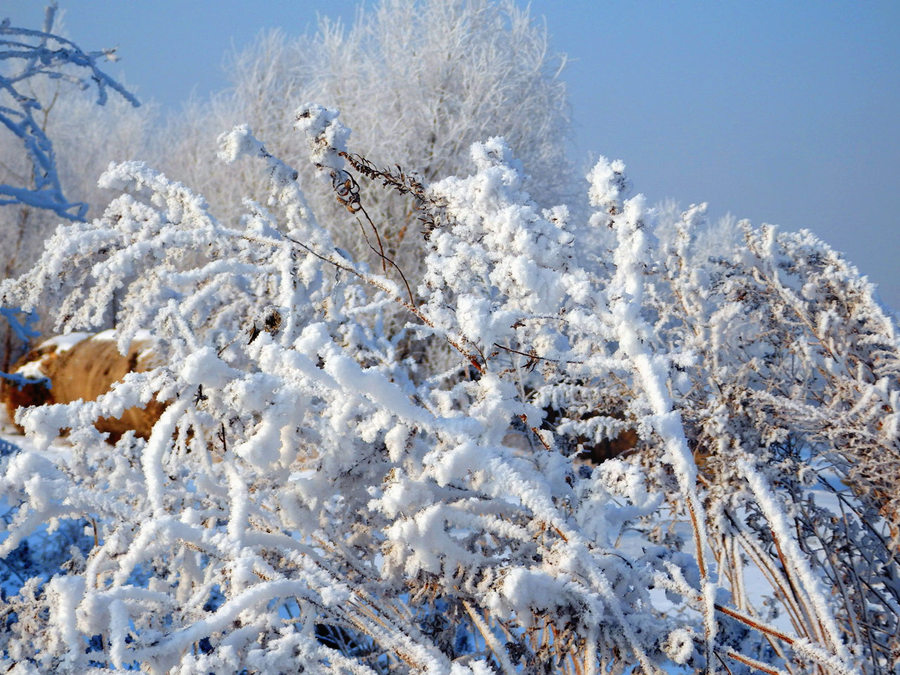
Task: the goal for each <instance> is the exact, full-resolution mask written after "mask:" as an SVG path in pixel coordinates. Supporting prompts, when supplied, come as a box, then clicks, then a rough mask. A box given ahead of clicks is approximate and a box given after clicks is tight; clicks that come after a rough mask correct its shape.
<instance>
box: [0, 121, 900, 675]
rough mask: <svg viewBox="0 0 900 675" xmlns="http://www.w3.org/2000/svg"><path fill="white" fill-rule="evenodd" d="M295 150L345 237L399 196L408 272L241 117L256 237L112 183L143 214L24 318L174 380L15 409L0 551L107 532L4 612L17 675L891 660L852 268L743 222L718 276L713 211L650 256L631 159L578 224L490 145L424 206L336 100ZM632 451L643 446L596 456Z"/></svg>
mask: <svg viewBox="0 0 900 675" xmlns="http://www.w3.org/2000/svg"><path fill="white" fill-rule="evenodd" d="M294 123H295V127H296V132H297V133H298V144H299V145H301V146H302V147H304V148H305V151H306V155H307V158H308V162H309V163H310V165H311V166H312V167H313V168H314V169H315V173H317V174H318V176H319V178H321V179H322V180H323V181H324V184H325V185H326V186H328V187H329V189H331V190H332V191H333V192H332V198H333V199H335V201H336V202H337V203H338V204H339V205H341V206H342V207H343V213H344V214H345V215H343V218H344V222H345V223H352V222H353V219H354V218H355V217H356V216H357V215H358V214H360V213H362V212H363V209H365V206H366V201H365V200H366V199H367V196H368V194H369V187H370V185H371V186H373V187H375V188H377V187H379V186H381V187H383V188H384V189H388V190H397V191H404V192H405V193H406V194H408V195H411V197H412V199H413V203H414V204H415V205H416V208H417V209H418V214H419V217H420V218H422V220H423V222H424V223H425V229H426V238H425V240H424V241H421V242H420V244H419V246H420V248H421V257H422V272H421V274H419V275H416V274H413V273H411V272H409V271H407V270H403V269H402V266H401V265H399V264H397V263H396V262H392V263H390V264H389V263H388V262H387V261H386V260H384V259H383V258H381V257H380V256H376V264H374V265H370V264H366V263H364V262H358V261H355V260H354V259H353V256H352V255H351V254H349V253H347V252H346V251H345V250H343V249H341V248H339V247H337V246H335V243H334V241H333V239H332V237H331V235H330V231H333V230H335V229H337V228H338V227H340V226H341V225H340V223H339V222H331V223H330V224H329V227H327V228H326V227H325V226H324V225H323V224H322V223H321V222H320V220H319V218H320V217H321V216H320V214H319V213H318V212H317V211H316V209H314V208H310V206H309V205H308V204H307V203H306V201H305V199H304V197H303V194H302V192H301V189H300V185H299V183H298V182H297V179H298V172H297V171H295V170H294V169H293V168H292V167H290V166H289V165H287V164H285V163H284V162H282V161H281V160H279V159H277V158H276V157H274V156H273V155H272V154H271V153H270V152H269V151H268V150H267V149H266V148H265V147H264V146H263V145H262V143H261V142H260V141H258V140H257V139H256V138H255V137H254V136H253V134H252V133H251V131H250V129H249V128H248V127H247V126H239V127H236V128H234V129H233V130H232V131H231V132H229V133H226V134H223V135H222V136H221V137H220V139H219V156H220V158H221V159H222V160H224V161H225V162H240V163H242V164H244V165H246V166H247V167H248V170H250V167H252V166H253V163H254V162H255V167H254V170H256V171H258V172H259V174H260V175H261V176H263V177H264V178H265V182H266V185H267V187H266V191H265V192H264V193H260V194H256V195H253V196H254V197H255V201H254V200H253V199H250V198H247V199H246V200H245V201H244V214H243V215H242V216H241V218H240V219H239V220H218V219H217V218H215V217H213V216H212V215H211V214H210V208H209V206H208V204H207V203H206V201H205V200H204V199H203V198H202V197H200V196H199V195H198V194H195V193H194V192H192V191H191V190H190V189H189V188H188V187H186V186H185V185H183V184H180V183H176V182H173V181H171V180H169V179H167V178H166V177H165V176H164V175H162V174H160V173H158V172H156V171H154V170H152V169H150V168H149V167H147V166H146V165H144V164H141V163H137V162H128V163H124V164H119V165H116V166H112V167H111V168H110V169H109V170H108V171H107V172H106V173H105V174H104V176H103V177H102V179H101V183H102V184H103V185H105V186H107V187H109V188H114V189H117V190H119V191H120V193H121V194H120V196H118V197H116V198H115V199H114V200H113V201H112V202H111V203H110V204H109V206H108V207H107V209H106V211H105V212H104V214H103V216H102V217H101V218H98V219H96V220H94V221H93V222H91V223H76V224H73V225H69V226H66V227H61V228H60V229H59V230H58V231H57V233H56V235H55V236H54V238H53V239H52V240H51V241H50V242H49V243H48V246H47V249H46V251H45V253H44V256H43V258H42V259H41V261H40V264H39V265H38V266H37V267H35V269H34V270H33V271H31V272H30V273H28V274H26V275H24V276H23V277H21V278H20V279H18V280H16V281H8V282H5V283H4V284H3V285H2V286H0V293H2V297H0V299H2V300H3V301H4V302H9V303H15V304H16V305H17V306H21V307H23V308H25V309H28V308H30V307H33V306H36V305H38V304H39V303H43V304H44V305H45V306H53V307H57V308H58V310H59V311H58V315H57V319H58V325H59V327H60V328H62V329H65V330H74V329H85V328H90V327H92V326H94V325H96V324H97V323H99V322H102V321H103V320H104V317H105V316H106V313H107V312H108V311H109V307H110V305H111V303H112V302H113V298H114V297H118V298H119V300H118V303H117V309H118V321H117V326H118V328H117V331H118V336H119V340H120V344H121V346H122V348H123V349H124V348H125V347H126V346H127V345H128V344H129V343H130V341H131V340H132V339H133V338H134V336H135V335H136V333H137V331H138V330H139V329H149V330H151V331H152V333H153V335H154V336H155V337H156V338H157V339H158V340H159V347H158V349H159V352H160V354H161V355H163V359H162V363H163V365H160V366H159V367H157V368H154V369H152V370H149V371H147V372H141V373H132V374H130V375H128V376H127V377H126V378H125V380H124V381H123V382H122V383H121V384H120V385H118V386H117V387H116V388H115V389H114V390H113V391H112V392H110V393H109V394H107V395H105V396H103V397H101V398H100V399H98V400H97V401H95V402H90V403H74V404H68V405H60V406H50V407H43V408H36V409H32V410H29V411H27V412H25V413H22V414H20V415H19V420H20V422H21V423H22V424H23V425H24V427H25V428H26V430H27V431H28V434H29V436H30V443H31V444H32V446H33V449H30V450H28V451H23V452H20V453H17V454H15V455H13V456H11V457H9V458H4V459H3V460H2V461H3V471H2V476H3V477H2V479H0V497H2V498H3V499H5V500H6V501H7V503H9V504H11V505H12V506H13V514H12V516H11V521H10V522H9V524H8V526H7V527H6V530H7V531H6V535H5V538H4V539H3V540H2V541H0V554H3V555H6V554H8V553H9V552H10V551H12V550H14V549H15V547H16V546H17V544H18V542H20V541H21V540H22V539H23V538H24V537H27V536H28V535H29V534H30V533H31V532H33V531H34V530H35V529H36V528H37V527H39V526H40V524H41V523H44V522H50V523H57V522H63V521H70V520H76V521H81V520H84V519H86V518H89V519H90V521H91V522H92V523H95V524H96V532H97V538H96V542H95V544H94V545H93V546H92V547H90V549H89V550H87V551H86V552H85V553H84V554H83V555H82V554H79V555H77V556H74V557H73V559H72V561H71V563H70V564H69V565H68V567H67V569H66V571H65V572H63V573H60V574H57V575H55V576H54V577H53V578H52V579H50V580H49V581H48V582H46V583H44V584H43V585H42V584H41V580H40V579H38V580H32V581H28V582H26V583H25V584H24V585H22V587H21V589H20V590H19V592H18V594H17V595H16V596H15V597H13V598H11V599H10V601H9V603H8V605H7V609H6V610H4V611H5V612H6V615H5V618H4V619H3V620H4V621H5V622H6V626H7V630H6V631H5V632H3V633H0V648H2V649H3V658H4V659H5V660H6V661H7V662H10V663H19V664H23V667H25V668H28V667H31V668H33V669H37V670H41V671H50V670H53V671H57V672H85V671H86V669H87V668H88V667H89V666H92V667H95V668H98V669H106V668H113V667H116V668H122V667H127V666H131V664H135V663H138V664H140V666H141V667H142V668H144V669H145V670H148V671H150V672H181V673H195V672H196V673H207V672H239V671H241V670H242V669H246V671H247V672H260V673H263V672H266V673H268V672H297V671H299V670H301V669H305V670H306V672H358V673H370V672H405V671H410V672H429V673H454V674H458V675H462V673H479V674H480V673H488V672H494V671H496V670H497V669H499V670H500V671H501V672H505V673H513V672H562V671H569V672H576V673H583V672H584V673H587V672H592V673H597V672H604V673H605V672H613V673H619V672H625V671H628V670H629V669H630V668H631V667H632V666H634V665H636V664H639V665H640V667H641V668H642V669H643V670H644V671H645V672H659V671H660V670H662V669H665V668H669V669H671V668H673V667H682V668H685V669H687V670H692V671H702V670H707V671H709V672H713V671H719V670H722V669H724V668H726V667H727V668H728V669H729V670H730V672H733V673H739V672H749V671H750V670H751V669H757V670H762V671H763V672H792V673H807V672H810V673H812V672H827V673H850V672H857V670H864V671H866V672H873V673H875V672H887V671H889V670H890V669H891V668H893V667H895V665H896V664H895V663H894V661H893V660H892V659H895V658H896V656H895V655H896V653H897V648H898V641H897V634H898V632H897V628H898V621H897V619H898V611H897V609H898V606H900V605H898V602H897V598H898V592H900V586H898V581H897V579H898V577H897V572H898V569H897V562H896V560H895V559H894V557H893V551H894V550H895V548H894V547H893V545H892V544H891V542H890V536H891V528H892V527H893V528H896V525H897V519H896V517H895V514H896V503H895V502H894V501H892V500H893V499H894V495H895V494H896V493H895V492H894V491H892V490H891V487H892V486H894V485H896V483H891V482H890V476H892V475H894V476H895V475H896V469H897V466H898V461H897V445H896V444H897V429H896V423H895V414H896V413H895V410H896V407H897V404H898V401H897V391H898V387H897V371H896V364H897V353H898V352H897V342H896V337H895V333H894V326H893V324H892V322H891V320H890V319H889V318H888V317H887V316H886V315H885V314H884V312H883V311H882V310H881V309H880V308H879V307H878V306H877V304H875V303H874V302H873V301H872V299H871V289H869V288H868V287H867V286H866V284H865V282H864V281H862V280H861V279H860V278H859V276H858V274H857V273H856V271H855V270H854V269H853V268H851V267H849V266H848V265H847V264H846V263H844V262H843V261H842V260H841V259H840V257H839V256H837V255H836V254H834V253H833V252H832V251H831V250H830V249H828V248H827V246H825V245H824V244H822V243H821V242H819V241H817V240H815V238H813V237H812V235H810V234H809V233H800V234H796V235H795V234H779V233H777V231H775V230H774V229H773V228H764V229H761V230H755V229H753V228H750V227H749V226H746V227H745V230H746V232H745V244H744V245H743V247H741V248H740V249H738V250H733V251H728V252H727V255H725V254H723V255H721V256H720V257H718V258H714V259H710V258H709V257H708V256H704V255H702V254H701V253H699V252H698V251H697V249H696V247H695V246H694V245H693V244H692V238H693V236H694V232H695V231H697V230H698V229H699V228H700V227H701V224H700V221H701V220H702V211H703V209H702V207H693V208H691V209H689V210H688V211H687V212H685V213H684V215H683V217H682V218H681V220H680V222H679V223H677V224H676V225H674V226H671V225H670V226H669V227H670V229H669V230H667V231H663V232H660V235H661V236H660V237H659V238H657V237H655V236H654V234H653V230H654V225H655V224H656V222H657V221H658V217H657V212H655V211H653V210H652V209H648V208H647V207H646V206H645V204H644V200H643V197H642V196H641V195H636V196H632V195H631V192H630V187H629V183H628V181H627V180H626V178H625V175H624V166H623V165H622V163H621V162H612V163H610V162H607V161H606V160H601V161H600V162H598V164H597V165H596V167H595V168H594V169H593V170H592V171H591V173H590V175H589V177H588V178H589V190H588V195H589V198H590V201H591V203H592V205H593V208H594V213H593V214H592V215H591V216H590V217H589V218H587V219H580V218H578V217H576V216H573V215H572V214H571V212H570V210H569V209H567V208H566V207H564V206H557V207H554V208H549V209H542V208H540V207H539V206H538V205H537V204H536V203H535V202H534V201H533V200H532V199H531V198H530V196H529V194H528V192H527V189H526V185H527V183H526V181H525V180H524V178H523V176H522V174H521V172H520V170H519V169H517V163H516V162H515V160H514V159H513V157H512V154H511V151H510V148H509V146H508V145H507V143H506V142H505V141H504V140H503V139H501V138H490V139H488V140H486V141H484V142H479V143H475V144H474V145H473V146H472V148H471V161H472V165H473V172H472V173H471V174H469V175H459V176H449V177H446V178H444V179H442V180H439V181H435V182H432V183H430V184H429V183H425V182H421V181H419V180H417V179H415V178H410V176H409V175H407V174H404V173H401V172H399V171H393V170H386V169H379V168H377V166H376V165H374V164H372V163H369V162H367V161H366V160H364V159H362V158H359V157H356V156H353V155H349V154H347V152H346V149H345V144H346V143H348V142H349V137H348V131H347V129H345V128H344V127H343V126H342V125H341V124H340V122H339V121H338V118H337V114H336V112H334V111H332V110H328V109H325V108H322V107H320V106H317V105H305V106H303V107H301V109H299V110H298V111H297V114H296V116H295V118H294ZM361 184H363V186H364V187H365V189H363V186H361ZM304 187H306V186H304ZM324 217H327V218H333V217H334V216H333V215H332V214H331V213H330V212H329V214H326V216H324ZM661 224H662V225H665V224H666V223H665V222H661ZM381 225H382V223H380V222H378V221H376V220H375V219H372V221H371V222H369V223H367V224H366V227H367V228H369V229H368V230H367V231H369V232H371V233H372V236H373V239H370V243H373V245H374V234H375V231H376V230H377V229H378V228H379V227H380V226H381ZM611 237H612V239H613V241H614V243H613V244H612V246H611V248H609V247H607V246H605V245H604V244H603V242H604V241H607V240H609V239H610V238H611ZM376 250H377V249H376ZM388 270H391V273H390V274H389V273H388ZM401 272H402V274H401ZM63 279H65V282H63V281H62V280H63ZM117 294H118V296H117ZM397 312H403V316H404V321H403V322H397V321H393V322H387V321H385V316H386V315H388V314H390V315H392V316H396V315H397ZM411 343H420V344H423V345H425V346H426V348H429V349H430V348H432V347H433V348H434V349H441V350H444V351H445V352H446V353H447V354H448V355H450V356H448V358H447V362H448V363H449V364H450V365H449V366H448V367H447V368H445V369H443V370H437V369H435V368H434V367H433V363H434V362H433V361H430V360H426V361H422V360H417V359H415V358H413V356H412V354H413V352H412V351H411V350H410V349H409V345H410V344H411ZM153 397H156V398H157V399H159V400H160V401H169V405H168V407H167V409H166V412H165V413H164V414H163V415H162V417H161V418H160V420H159V422H158V423H157V425H156V426H155V428H154V430H153V433H152V435H151V436H150V438H149V440H147V441H144V440H142V439H139V438H135V437H134V436H132V435H128V434H126V435H125V436H124V437H123V438H122V439H121V440H120V441H119V442H117V443H116V444H115V446H110V445H109V444H107V443H106V442H105V441H104V439H103V437H102V436H101V435H100V434H99V433H98V432H97V431H96V430H95V429H94V427H93V426H92V422H93V420H94V419H96V418H97V417H98V416H109V415H111V414H114V413H115V412H116V411H121V410H122V409H124V408H127V407H130V406H133V405H140V404H144V403H146V402H147V401H148V400H149V399H151V398H153ZM62 428H69V429H71V430H72V432H71V434H70V435H69V437H68V440H67V441H66V442H65V443H58V442H57V443H55V442H54V439H55V438H56V437H57V435H58V433H59V430H60V429H62ZM625 431H631V433H632V434H633V435H634V438H635V440H634V443H633V447H632V448H631V449H630V452H629V453H628V454H627V455H624V456H621V457H618V458H615V459H611V460H609V461H607V462H604V463H602V464H601V465H600V466H596V467H593V466H590V465H585V464H581V463H579V461H578V460H577V459H576V455H577V454H578V452H579V451H580V450H583V449H584V446H590V445H591V444H596V443H602V442H604V441H608V440H609V439H611V438H615V437H617V436H619V435H620V434H622V433H623V432H625ZM579 445H580V446H581V447H579ZM873 457H877V462H878V464H877V465H876V464H873V465H870V468H869V469H865V470H862V469H859V468H858V466H859V464H860V462H859V461H858V460H859V459H860V458H873ZM890 472H894V473H893V474H892V473H890ZM841 481H843V484H842V483H841ZM823 484H824V485H825V486H827V487H828V489H825V488H824V487H822V485H823ZM845 485H846V486H849V487H845ZM879 509H881V516H883V517H879V515H878V510H879ZM894 531H896V530H894Z"/></svg>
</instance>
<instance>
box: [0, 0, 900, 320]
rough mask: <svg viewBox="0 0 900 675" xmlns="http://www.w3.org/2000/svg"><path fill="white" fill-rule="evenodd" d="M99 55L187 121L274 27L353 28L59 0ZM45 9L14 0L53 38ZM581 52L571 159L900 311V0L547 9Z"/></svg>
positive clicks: (343, 13)
mask: <svg viewBox="0 0 900 675" xmlns="http://www.w3.org/2000/svg"><path fill="white" fill-rule="evenodd" d="M59 4H60V6H61V8H62V9H64V10H66V18H65V23H66V26H67V27H68V32H69V35H70V36H71V37H72V38H73V39H74V40H75V41H76V42H77V43H79V44H80V45H81V46H82V47H83V48H86V49H93V48H99V47H102V46H110V45H118V46H119V53H120V56H121V58H122V61H121V63H120V64H119V65H118V66H117V67H116V68H114V69H111V72H113V73H114V74H116V73H118V74H122V73H124V77H125V79H126V81H127V82H128V83H129V84H130V85H131V86H132V87H133V88H134V89H135V90H136V92H137V93H138V95H139V96H140V97H143V98H144V99H155V100H156V101H158V102H160V103H161V104H162V105H163V106H165V107H166V108H168V109H172V110H177V108H178V106H179V105H180V103H181V102H182V101H184V100H185V99H186V98H187V97H188V96H189V95H190V94H191V92H195V93H196V94H198V95H201V96H202V95H205V94H207V93H210V92H212V91H216V90H218V89H221V88H222V87H224V86H226V84H227V80H226V78H225V76H224V74H223V72H222V67H221V66H222V63H223V59H224V56H225V54H226V52H227V51H229V50H230V49H232V48H233V47H237V48H240V47H241V46H242V45H245V44H247V43H249V42H250V41H251V40H252V38H253V37H254V36H255V35H256V33H257V32H258V31H260V30H262V29H265V28H273V27H280V28H282V29H284V30H285V31H286V32H288V33H289V34H298V33H302V32H304V31H307V30H311V29H313V27H314V25H315V21H316V15H317V13H319V14H324V15H327V16H333V17H340V18H343V19H344V20H345V21H349V20H352V17H353V14H354V8H355V6H356V3H353V2H320V1H317V0H294V1H289V0H266V1H265V2H259V1H255V2H254V1H251V0H216V1H215V2H213V1H212V0H209V1H205V2H200V1H197V0H153V1H152V2H151V1H150V0H133V1H130V2H124V1H123V0H117V1H112V0H90V1H88V0H77V1H76V0H60V3H59ZM42 7H43V3H41V2H39V1H38V0H0V14H2V15H10V16H11V17H12V18H13V20H14V21H15V22H16V23H18V24H19V25H23V23H24V24H27V25H30V26H37V25H38V24H39V23H40V17H41V15H42ZM531 7H532V13H533V14H535V15H537V16H541V15H543V16H545V17H546V22H547V27H548V29H549V32H550V34H551V40H552V48H553V50H554V51H557V52H565V53H567V54H568V55H569V63H568V66H567V68H566V69H565V71H564V75H563V76H564V78H565V80H566V81H567V82H568V84H569V90H570V94H571V99H572V114H573V120H574V141H573V144H572V149H571V153H572V157H573V159H575V161H576V162H578V163H579V164H580V165H584V166H585V168H586V167H587V165H588V163H589V161H590V158H591V157H594V156H596V155H597V154H604V155H607V156H610V157H620V158H622V159H623V160H624V161H625V162H626V164H627V165H628V171H629V173H630V175H631V177H632V179H633V181H634V184H635V187H636V189H637V190H639V191H641V192H644V193H645V194H646V195H647V196H648V198H649V199H650V200H651V201H657V200H661V199H664V198H667V197H671V198H674V199H676V200H678V201H679V202H681V203H682V204H684V205H687V204H689V203H691V202H699V201H707V202H709V204H710V214H711V216H713V217H717V216H720V215H723V214H725V213H727V212H730V213H732V214H734V215H735V216H737V217H739V218H749V219H750V220H751V221H753V222H754V223H761V222H769V223H776V224H779V225H781V226H782V227H784V228H785V229H799V228H802V227H807V228H809V229H811V230H813V231H814V232H816V233H817V234H818V235H819V236H821V237H822V238H823V239H824V240H825V241H827V242H828V243H830V244H831V245H832V246H833V247H834V248H836V249H838V250H839V251H843V252H845V253H846V254H847V256H848V257H849V259H850V260H851V261H852V262H853V263H855V264H856V265H857V266H858V267H859V268H860V270H861V271H862V272H863V273H865V274H868V275H869V276H870V278H871V279H872V280H873V281H875V282H876V283H878V285H879V287H880V289H881V295H882V298H883V300H884V301H885V302H886V303H888V304H889V305H890V306H892V307H894V308H900V277H898V274H897V263H896V258H897V255H898V253H900V216H898V214H900V2H896V1H891V2H848V1H829V2H806V1H799V0H794V1H792V2H768V1H764V0H754V1H753V2H749V1H748V2H741V3H739V2H724V1H722V2H694V1H691V2H685V1H682V2H662V1H650V0H645V1H641V2H636V1H632V2H625V1H619V0H610V1H608V2H600V1H599V0H598V1H591V2H589V1H587V0H579V1H569V2H566V1H563V0H556V1H552V0H533V1H532V3H531Z"/></svg>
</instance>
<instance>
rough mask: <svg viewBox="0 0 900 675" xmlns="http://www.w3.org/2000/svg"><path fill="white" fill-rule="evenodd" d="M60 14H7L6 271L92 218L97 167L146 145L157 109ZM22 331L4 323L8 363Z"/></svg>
mask: <svg viewBox="0 0 900 675" xmlns="http://www.w3.org/2000/svg"><path fill="white" fill-rule="evenodd" d="M58 23H59V22H58V21H57V17H56V5H55V4H51V5H49V6H48V7H47V10H46V14H45V18H44V25H43V28H42V29H41V30H33V29H28V28H20V27H15V26H12V25H11V23H10V21H9V20H8V19H6V20H4V21H3V22H2V24H0V156H2V160H0V237H2V239H3V243H4V249H3V254H4V255H3V259H2V263H0V264H2V269H0V275H2V276H3V277H4V278H7V277H10V276H13V275H17V274H20V273H22V272H24V271H25V270H26V269H27V268H28V267H29V266H30V265H31V264H32V263H33V262H34V261H35V260H36V259H37V257H38V255H39V254H40V251H41V249H42V248H43V243H44V240H45V239H46V238H47V237H48V236H49V235H50V234H51V233H52V230H53V228H54V227H55V226H56V224H57V223H58V222H59V220H60V219H65V220H79V219H84V218H85V217H86V215H87V213H88V208H89V204H90V203H98V204H99V203H102V201H103V200H105V199H106V196H101V195H100V194H99V193H98V191H97V188H96V176H97V175H98V174H99V173H100V172H101V171H102V170H103V169H104V168H105V167H106V165H107V164H108V163H109V162H110V161H111V160H113V159H115V160H117V161H122V160H124V159H127V158H128V157H129V156H132V155H133V154H134V153H137V152H138V151H140V150H141V149H142V148H143V147H144V146H145V140H144V138H145V133H146V129H147V128H148V125H149V119H150V117H149V115H148V114H147V113H146V112H142V111H138V110H137V109H136V108H137V106H138V102H137V99H135V98H134V96H132V95H131V94H130V93H129V92H128V91H127V90H126V89H125V88H124V87H122V85H120V84H119V83H118V82H116V81H115V80H113V79H112V78H110V77H109V76H108V75H107V74H106V73H104V72H103V70H102V69H101V65H100V64H101V62H102V61H104V60H109V61H113V60H115V59H116V58H117V57H116V54H115V50H113V49H106V50H102V51H94V52H85V51H83V50H82V49H81V48H80V47H78V46H77V45H76V44H74V43H73V42H72V41H70V40H69V39H67V38H65V37H63V36H62V35H61V34H59V30H58V28H59V27H58ZM110 93H113V94H115V95H114V96H113V97H112V98H110V97H109V94H110ZM51 139H52V141H51ZM4 311H5V313H6V314H8V315H9V317H10V318H11V319H16V320H20V319H21V318H22V317H21V316H18V317H16V315H15V313H14V312H12V311H11V309H10V308H6V309H5V310H4ZM20 332H21V331H20ZM14 333H15V331H14V330H13V329H12V328H11V327H8V326H7V325H6V324H5V323H4V336H3V340H2V341H3V344H2V345H0V370H5V369H6V368H7V367H8V361H9V360H10V356H11V354H12V353H13V349H14V345H15V340H14Z"/></svg>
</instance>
